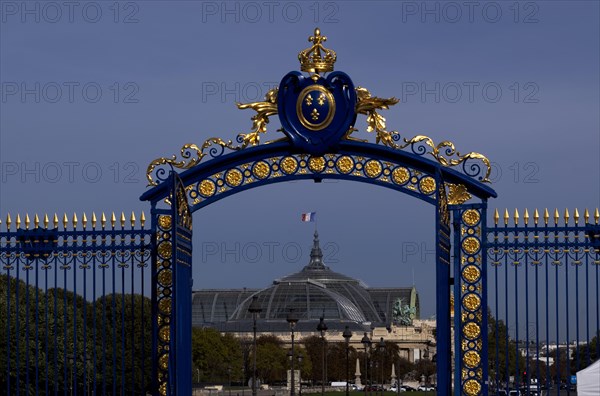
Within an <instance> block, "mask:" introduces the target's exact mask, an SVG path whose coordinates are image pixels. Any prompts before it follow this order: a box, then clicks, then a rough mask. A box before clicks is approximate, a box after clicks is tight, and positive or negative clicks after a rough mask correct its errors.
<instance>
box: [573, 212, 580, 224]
mask: <svg viewBox="0 0 600 396" xmlns="http://www.w3.org/2000/svg"><path fill="white" fill-rule="evenodd" d="M573 220H575V225H577V223H579V211H578V210H577V208H575V212H573Z"/></svg>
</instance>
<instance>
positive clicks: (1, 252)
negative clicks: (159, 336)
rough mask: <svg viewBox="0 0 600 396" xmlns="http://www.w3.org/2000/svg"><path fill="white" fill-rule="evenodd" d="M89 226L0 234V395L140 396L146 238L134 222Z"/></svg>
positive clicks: (146, 327) (145, 349)
mask: <svg viewBox="0 0 600 396" xmlns="http://www.w3.org/2000/svg"><path fill="white" fill-rule="evenodd" d="M90 219H91V221H90V222H88V217H87V215H85V214H84V215H83V216H82V217H81V221H78V219H77V216H76V215H73V217H72V218H71V219H68V218H67V216H66V215H64V216H63V219H62V222H61V223H62V224H59V221H58V216H57V215H54V217H53V221H52V225H50V221H49V219H48V216H47V215H46V216H44V218H43V220H42V221H40V220H39V218H38V216H37V215H36V216H35V217H34V221H33V222H32V221H30V219H29V216H28V215H26V216H25V220H24V221H23V222H21V217H20V216H19V215H17V216H16V218H15V223H14V225H15V228H12V219H11V216H10V215H9V216H7V218H6V222H5V223H4V225H2V227H3V228H5V229H6V231H2V232H0V265H1V268H2V273H0V327H2V329H1V330H0V337H2V339H1V340H0V349H2V351H1V358H0V362H1V364H0V393H3V394H7V395H21V394H27V395H55V394H72V395H77V394H80V395H88V394H98V395H117V394H119V395H124V394H136V395H139V394H145V393H146V391H148V390H149V386H150V383H151V381H150V374H149V373H150V368H151V361H150V357H151V325H152V323H151V316H150V312H151V307H150V299H149V297H148V296H149V295H150V291H151V285H150V268H149V264H150V262H151V252H152V249H151V244H152V238H151V232H150V230H146V229H144V223H145V215H144V214H143V213H142V214H141V217H140V221H139V222H138V221H136V219H135V215H134V214H133V213H132V215H131V216H130V217H129V219H127V221H126V219H125V215H124V214H123V213H122V214H121V216H120V218H119V220H118V221H117V217H116V216H115V215H114V213H113V214H112V216H111V217H110V219H109V220H108V221H107V220H106V216H105V215H104V214H102V215H101V217H100V220H99V221H98V219H97V218H96V215H95V214H92V216H91V217H90ZM22 226H24V228H22ZM32 226H33V227H32ZM61 226H62V227H61Z"/></svg>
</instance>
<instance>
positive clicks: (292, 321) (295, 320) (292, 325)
mask: <svg viewBox="0 0 600 396" xmlns="http://www.w3.org/2000/svg"><path fill="white" fill-rule="evenodd" d="M285 320H287V322H288V323H289V324H290V330H291V331H292V376H291V385H292V387H291V389H290V396H294V394H295V389H294V329H295V328H296V323H298V317H297V316H296V315H295V314H294V308H290V313H288V315H287V318H286V319H285Z"/></svg>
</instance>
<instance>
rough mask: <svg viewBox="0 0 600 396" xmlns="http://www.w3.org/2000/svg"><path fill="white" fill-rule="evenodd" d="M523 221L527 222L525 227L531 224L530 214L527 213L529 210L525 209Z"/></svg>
mask: <svg viewBox="0 0 600 396" xmlns="http://www.w3.org/2000/svg"><path fill="white" fill-rule="evenodd" d="M523 221H524V222H525V225H527V224H528V223H529V212H528V211H527V208H525V213H523Z"/></svg>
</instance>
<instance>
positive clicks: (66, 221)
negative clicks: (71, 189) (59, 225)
mask: <svg viewBox="0 0 600 396" xmlns="http://www.w3.org/2000/svg"><path fill="white" fill-rule="evenodd" d="M68 224H69V218H68V217H67V214H66V213H63V228H64V229H65V230H66V229H67V225H68Z"/></svg>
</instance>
